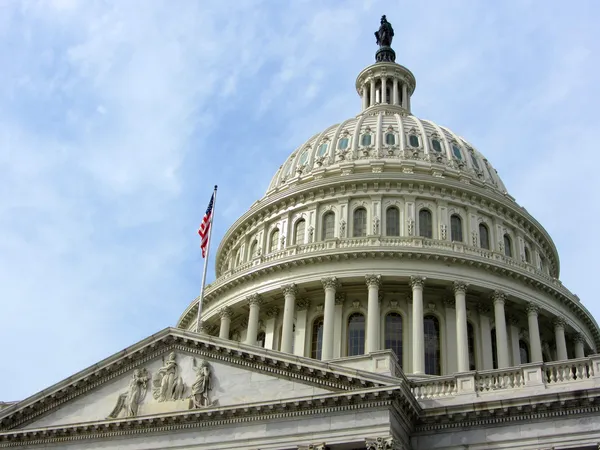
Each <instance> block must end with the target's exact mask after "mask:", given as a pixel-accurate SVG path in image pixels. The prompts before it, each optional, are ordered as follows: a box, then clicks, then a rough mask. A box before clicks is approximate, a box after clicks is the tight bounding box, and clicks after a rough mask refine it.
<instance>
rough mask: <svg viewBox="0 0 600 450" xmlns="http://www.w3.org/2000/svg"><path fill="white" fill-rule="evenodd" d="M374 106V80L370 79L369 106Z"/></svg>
mask: <svg viewBox="0 0 600 450" xmlns="http://www.w3.org/2000/svg"><path fill="white" fill-rule="evenodd" d="M374 104H375V78H371V98H370V99H369V106H373V105H374Z"/></svg>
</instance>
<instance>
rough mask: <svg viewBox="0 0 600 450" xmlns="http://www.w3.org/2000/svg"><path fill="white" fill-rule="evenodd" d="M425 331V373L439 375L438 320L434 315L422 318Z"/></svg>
mask: <svg viewBox="0 0 600 450" xmlns="http://www.w3.org/2000/svg"><path fill="white" fill-rule="evenodd" d="M423 330H424V332H425V373H426V374H427V375H440V374H441V373H442V370H441V364H440V322H439V320H438V319H437V317H435V316H425V317H424V318H423Z"/></svg>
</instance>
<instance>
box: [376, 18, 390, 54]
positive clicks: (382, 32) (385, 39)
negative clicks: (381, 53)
mask: <svg viewBox="0 0 600 450" xmlns="http://www.w3.org/2000/svg"><path fill="white" fill-rule="evenodd" d="M393 38H394V29H393V28H392V24H391V23H389V22H388V21H387V19H386V18H385V15H384V16H381V26H380V27H379V30H378V31H376V32H375V39H376V42H377V45H379V46H380V47H390V46H391V45H392V39H393Z"/></svg>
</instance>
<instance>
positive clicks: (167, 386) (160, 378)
mask: <svg viewBox="0 0 600 450" xmlns="http://www.w3.org/2000/svg"><path fill="white" fill-rule="evenodd" d="M175 359H176V356H175V353H174V352H171V353H170V354H169V357H168V358H167V360H166V361H165V360H164V358H163V366H162V367H161V368H160V369H158V372H156V374H155V375H154V378H153V379H152V387H153V389H152V395H153V397H154V398H155V399H156V400H158V401H159V402H164V401H171V400H181V399H182V398H183V391H185V384H183V380H182V379H181V376H180V375H179V364H177V361H176V360H175Z"/></svg>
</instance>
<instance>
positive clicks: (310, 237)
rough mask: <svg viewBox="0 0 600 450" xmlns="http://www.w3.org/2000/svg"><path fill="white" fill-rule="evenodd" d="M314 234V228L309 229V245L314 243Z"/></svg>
mask: <svg viewBox="0 0 600 450" xmlns="http://www.w3.org/2000/svg"><path fill="white" fill-rule="evenodd" d="M314 234H315V229H314V228H313V227H308V243H309V244H310V243H311V242H312V241H313V236H314Z"/></svg>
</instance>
